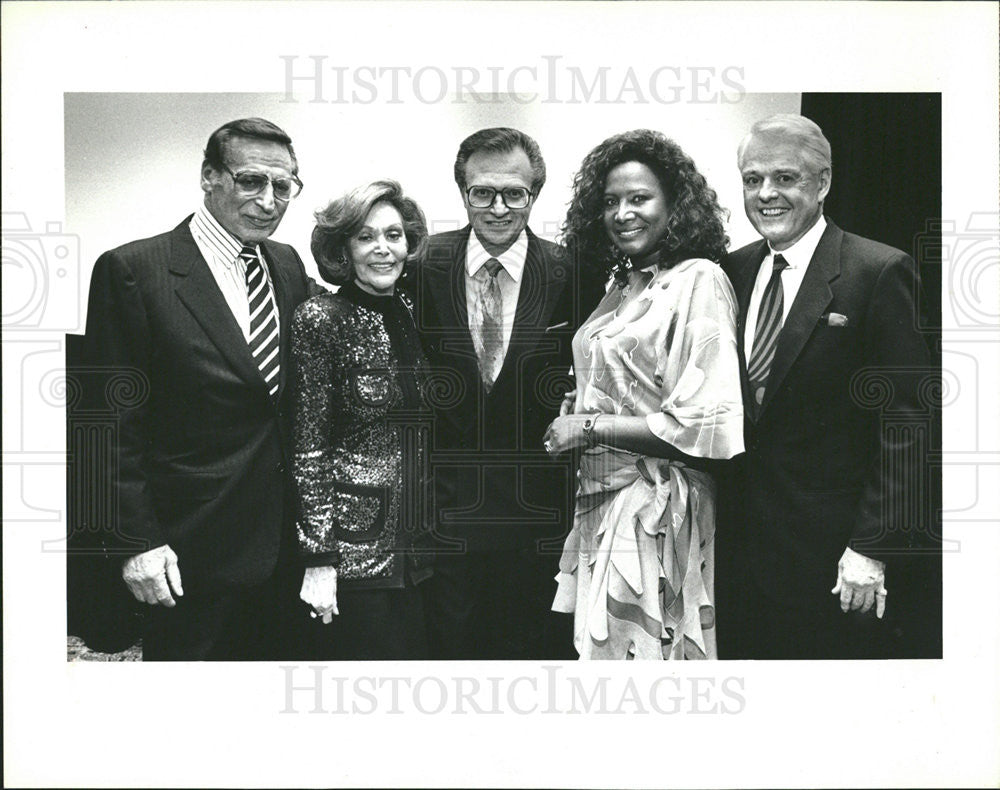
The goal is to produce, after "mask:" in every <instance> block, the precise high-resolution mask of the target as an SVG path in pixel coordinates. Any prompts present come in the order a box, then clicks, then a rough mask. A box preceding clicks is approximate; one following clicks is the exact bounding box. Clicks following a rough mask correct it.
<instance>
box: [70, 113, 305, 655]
mask: <svg viewBox="0 0 1000 790" xmlns="http://www.w3.org/2000/svg"><path fill="white" fill-rule="evenodd" d="M297 172H298V164H297V162H296V159H295V153H294V150H293V149H292V143H291V139H290V138H289V137H288V135H287V134H285V132H283V131H282V130H281V129H279V128H278V127H277V126H275V125H274V124H273V123H270V122H269V121H266V120H263V119H260V118H248V119H242V120H237V121H232V122H230V123H227V124H225V125H224V126H222V127H221V128H219V129H218V130H216V131H215V132H214V133H213V134H212V136H211V137H210V138H209V141H208V145H207V147H206V150H205V155H204V161H203V163H202V167H201V189H202V191H203V193H204V203H203V205H201V206H200V207H199V208H198V210H197V211H196V212H195V213H194V215H193V216H189V217H188V218H187V219H185V220H184V221H182V222H181V223H180V224H179V225H178V226H177V227H176V228H174V229H173V230H171V231H168V232H167V233H164V234H162V235H159V236H155V237H153V238H150V239H143V240H141V241H135V242H132V243H130V244H126V245H124V246H122V247H119V248H117V249H115V250H111V251H110V252H106V253H104V254H103V255H102V256H101V257H100V258H99V259H98V261H97V263H96V265H95V267H94V271H93V275H92V279H91V285H90V302H89V310H88V318H87V342H88V345H89V348H90V349H91V351H90V354H91V358H92V359H93V360H95V361H97V362H98V363H99V364H100V365H102V366H103V367H106V368H107V369H108V370H109V371H111V373H112V374H113V373H114V371H115V370H125V371H129V372H130V373H131V374H134V375H138V376H139V377H141V379H142V380H143V381H144V383H145V388H146V389H147V391H146V392H145V393H144V397H141V398H136V401H139V402H137V403H135V404H132V405H131V406H130V407H129V408H125V409H124V410H123V411H122V415H121V422H120V430H119V434H118V443H117V446H116V447H115V448H114V454H115V458H114V463H115V464H116V468H117V476H116V480H115V483H114V485H115V489H116V496H117V501H118V511H119V520H120V523H119V525H118V529H119V531H120V533H121V534H122V535H124V536H126V537H128V538H129V539H132V540H139V541H141V542H142V543H143V544H144V545H145V546H147V547H148V548H146V550H144V551H142V552H140V553H138V554H135V555H134V556H131V557H129V558H128V559H126V560H125V562H124V563H123V565H122V576H123V578H124V581H125V583H126V584H127V586H128V588H129V590H130V591H131V592H132V594H133V595H134V596H135V598H136V599H137V600H139V601H141V602H144V603H145V604H148V606H147V607H146V608H145V611H144V626H143V657H144V660H147V661H149V660H251V659H270V658H280V657H284V656H289V655H291V654H294V653H295V652H296V648H295V646H294V645H293V644H291V643H290V640H294V636H293V634H294V622H295V619H296V615H297V614H298V613H299V612H298V611H297V610H296V609H295V599H296V590H297V584H298V582H299V581H300V580H301V575H300V574H301V570H300V569H299V568H297V567H296V562H295V549H294V546H295V543H294V506H293V503H294V497H293V496H292V491H291V482H290V480H289V477H288V471H287V470H288V466H289V464H288V455H287V448H288V431H289V425H288V423H287V398H288V393H287V391H286V387H285V382H286V378H287V369H288V356H287V348H288V334H289V333H288V326H289V321H290V320H291V317H292V313H293V311H294V310H295V307H296V306H297V305H298V304H299V303H300V302H302V301H303V300H304V299H305V298H307V296H308V295H309V292H310V290H311V289H312V288H315V286H314V285H313V284H312V282H311V280H309V279H308V278H307V276H306V274H305V270H304V268H303V266H302V261H301V260H300V259H299V256H298V254H297V253H296V252H295V250H294V249H292V248H291V247H289V246H287V245H285V244H277V243H275V242H270V241H268V240H267V239H268V237H270V236H271V234H272V233H274V231H275V230H276V229H277V227H278V224H279V223H280V222H281V219H282V217H283V216H284V214H285V210H286V208H287V207H288V203H289V201H290V200H292V198H294V197H295V196H296V195H297V194H298V193H299V190H300V189H301V187H302V183H301V181H299V178H298V175H297Z"/></svg>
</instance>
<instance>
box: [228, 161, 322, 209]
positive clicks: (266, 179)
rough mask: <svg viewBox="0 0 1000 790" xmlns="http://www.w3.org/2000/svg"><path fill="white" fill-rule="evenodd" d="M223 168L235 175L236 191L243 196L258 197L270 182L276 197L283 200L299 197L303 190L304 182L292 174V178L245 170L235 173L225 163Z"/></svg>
mask: <svg viewBox="0 0 1000 790" xmlns="http://www.w3.org/2000/svg"><path fill="white" fill-rule="evenodd" d="M222 169H223V170H225V171H226V172H227V173H229V175H231V176H232V177H233V183H234V184H235V185H236V191H237V192H238V193H239V194H240V195H242V196H243V197H256V196H257V195H259V194H260V193H261V192H263V191H264V190H265V189H267V185H268V184H270V185H271V191H272V192H273V193H274V199H275V200H280V201H282V202H284V201H287V200H291V199H292V198H295V197H298V196H299V193H300V192H301V191H302V182H301V181H299V179H298V178H297V177H296V176H292V177H291V178H271V177H270V176H268V175H265V174H264V173H248V172H246V171H245V170H241V171H240V172H239V173H234V172H233V171H232V170H230V169H229V168H228V167H226V166H225V165H223V166H222Z"/></svg>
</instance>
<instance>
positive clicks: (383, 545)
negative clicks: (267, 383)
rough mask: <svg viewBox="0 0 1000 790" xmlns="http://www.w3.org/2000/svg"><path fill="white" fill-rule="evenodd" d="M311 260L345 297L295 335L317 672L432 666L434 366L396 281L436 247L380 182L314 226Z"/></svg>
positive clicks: (310, 315) (321, 215)
mask: <svg viewBox="0 0 1000 790" xmlns="http://www.w3.org/2000/svg"><path fill="white" fill-rule="evenodd" d="M316 222H317V224H316V228H315V229H314V230H313V235H312V252H313V256H314V257H315V259H316V262H317V265H318V267H319V272H320V275H321V276H322V277H323V279H325V280H326V281H327V282H330V283H332V284H334V285H339V286H341V287H340V290H339V291H337V292H336V293H327V294H323V295H321V296H317V297H314V298H312V299H310V300H308V301H307V302H304V303H303V304H302V305H300V306H299V308H298V309H297V310H296V311H295V318H294V320H293V323H292V355H293V368H294V374H293V375H294V379H293V380H294V383H295V396H294V404H295V406H294V411H295V413H294V425H295V435H294V447H295V459H294V465H295V477H296V481H297V484H298V494H299V503H300V515H299V521H298V533H299V545H300V548H301V551H302V554H303V557H304V562H305V566H306V571H305V576H304V579H303V583H302V591H301V594H300V595H301V598H302V600H303V601H305V602H306V603H307V604H309V605H310V607H311V609H312V611H311V612H310V614H311V616H312V617H313V628H312V639H311V647H312V653H313V655H312V656H311V657H312V658H316V659H319V660H337V659H342V660H366V659H370V660H390V659H421V658H426V656H427V640H426V633H425V627H424V613H423V605H422V601H421V594H420V591H418V590H417V589H416V588H415V587H416V585H417V584H418V583H419V582H420V581H422V580H423V579H424V578H426V577H427V576H429V575H430V567H429V556H430V555H429V553H428V552H427V550H426V548H425V547H426V542H425V541H426V534H425V530H424V527H425V525H426V524H427V523H429V519H428V518H426V509H427V507H428V506H429V503H428V499H427V497H426V495H425V492H426V490H427V487H426V468H427V463H426V452H427V447H426V442H425V439H424V437H425V435H426V434H427V431H428V427H429V422H428V416H429V415H428V412H427V411H426V410H425V408H424V403H423V397H422V392H423V389H424V384H425V381H426V378H427V363H426V361H425V359H424V356H423V353H422V352H421V348H420V344H419V340H418V338H417V332H416V327H415V322H414V310H413V304H412V302H411V301H410V298H409V296H407V295H406V294H405V293H404V292H403V291H402V289H401V288H398V287H397V280H398V279H399V277H400V275H401V274H402V272H403V267H404V265H405V264H406V263H408V262H414V261H416V260H417V259H418V258H419V257H420V255H421V254H422V253H423V250H424V248H425V247H426V242H427V228H426V223H425V221H424V216H423V213H422V212H421V210H420V208H419V207H418V206H417V204H416V203H415V202H414V201H413V200H411V199H410V198H407V197H405V196H404V195H403V193H402V190H401V189H400V186H399V184H397V183H396V182H394V181H376V182H374V183H372V184H369V185H367V186H363V187H360V188H358V189H356V190H354V191H353V192H350V193H349V194H347V195H345V196H344V197H341V198H338V199H337V200H334V201H333V202H332V203H330V205H329V206H327V207H326V208H325V209H324V210H322V211H319V212H317V214H316Z"/></svg>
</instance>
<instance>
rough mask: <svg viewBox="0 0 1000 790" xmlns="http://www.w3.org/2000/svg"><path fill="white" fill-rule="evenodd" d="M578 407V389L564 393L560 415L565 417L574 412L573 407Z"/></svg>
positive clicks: (560, 405)
mask: <svg viewBox="0 0 1000 790" xmlns="http://www.w3.org/2000/svg"><path fill="white" fill-rule="evenodd" d="M575 408H576V390H570V391H569V392H567V393H566V394H565V395H563V399H562V403H561V404H559V416H560V417H565V416H566V415H567V414H572V413H573V409H575Z"/></svg>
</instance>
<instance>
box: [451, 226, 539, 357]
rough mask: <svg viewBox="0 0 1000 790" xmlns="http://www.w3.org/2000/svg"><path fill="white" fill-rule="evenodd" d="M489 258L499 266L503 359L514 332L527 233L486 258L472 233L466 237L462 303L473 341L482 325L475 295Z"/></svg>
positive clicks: (484, 251)
mask: <svg viewBox="0 0 1000 790" xmlns="http://www.w3.org/2000/svg"><path fill="white" fill-rule="evenodd" d="M490 258H496V259H497V260H498V261H500V265H501V266H502V267H503V268H502V269H501V270H500V271H499V272H497V285H499V286H500V295H501V298H502V299H503V353H504V357H506V356H507V348H508V347H509V346H510V336H511V333H512V332H513V331H514V315H515V314H516V313H517V298H518V296H519V295H520V293H521V277H522V275H523V274H524V262H525V261H526V260H527V258H528V233H527V231H524V230H522V231H521V233H520V235H519V236H518V237H517V238H516V239H515V240H514V243H513V244H511V245H510V247H508V248H507V249H506V250H505V251H504V252H502V253H501V254H500V255H490V253H488V252H487V251H486V250H485V249H484V248H483V245H482V243H480V241H479V239H478V238H477V237H476V233H475V231H473V232H472V233H470V234H469V244H468V246H467V247H466V251H465V304H466V305H467V306H468V310H469V332H471V333H472V337H473V338H475V337H478V332H479V328H480V327H481V326H482V324H483V311H482V305H481V304H480V302H479V294H480V290H481V289H482V287H483V285H484V284H485V282H486V280H487V279H488V278H489V276H490V275H489V272H488V271H487V270H486V267H485V264H486V261H488V260H489V259H490Z"/></svg>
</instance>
